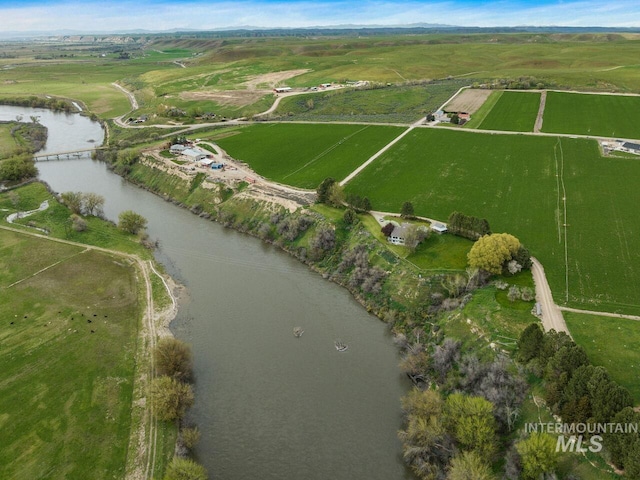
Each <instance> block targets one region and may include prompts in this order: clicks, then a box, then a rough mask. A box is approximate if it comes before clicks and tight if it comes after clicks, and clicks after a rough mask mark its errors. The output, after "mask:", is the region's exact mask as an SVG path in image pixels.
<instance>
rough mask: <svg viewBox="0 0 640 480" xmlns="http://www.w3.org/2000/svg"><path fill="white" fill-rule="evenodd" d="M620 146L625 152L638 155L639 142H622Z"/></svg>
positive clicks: (639, 149)
mask: <svg viewBox="0 0 640 480" xmlns="http://www.w3.org/2000/svg"><path fill="white" fill-rule="evenodd" d="M622 148H623V149H625V150H626V151H627V152H630V153H636V154H639V155H640V144H638V143H632V142H624V143H623V144H622Z"/></svg>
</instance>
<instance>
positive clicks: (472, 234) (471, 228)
mask: <svg viewBox="0 0 640 480" xmlns="http://www.w3.org/2000/svg"><path fill="white" fill-rule="evenodd" d="M447 222H448V223H447V230H448V231H449V233H452V234H454V235H458V236H459V237H464V238H468V239H469V240H477V239H479V238H480V237H482V236H483V235H489V234H490V233H491V228H490V227H489V222H488V221H487V219H486V218H478V217H474V216H471V215H465V214H464V213H460V212H453V213H451V215H449V219H448V220H447Z"/></svg>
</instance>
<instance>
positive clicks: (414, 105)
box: [275, 80, 466, 123]
mask: <svg viewBox="0 0 640 480" xmlns="http://www.w3.org/2000/svg"><path fill="white" fill-rule="evenodd" d="M465 84H466V83H465V82H462V81H460V80H458V81H448V82H440V83H433V84H425V85H404V86H391V87H380V88H375V89H354V88H347V89H343V90H333V91H329V92H322V93H309V94H306V95H297V96H294V97H288V98H284V99H282V101H281V102H280V104H279V106H278V109H277V110H276V112H275V115H288V116H292V117H293V118H294V119H298V120H300V119H302V120H304V119H307V120H316V121H325V120H326V121H331V120H336V119H350V120H355V121H367V122H402V123H412V122H415V121H416V120H417V119H419V118H420V117H424V116H425V115H426V114H427V113H430V112H433V111H435V110H437V109H438V108H440V106H441V105H442V104H443V103H444V102H446V101H447V99H449V98H450V97H451V96H452V95H453V94H454V93H455V92H456V91H457V90H458V89H459V88H460V87H461V86H463V85H465Z"/></svg>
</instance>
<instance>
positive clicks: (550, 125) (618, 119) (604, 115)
mask: <svg viewBox="0 0 640 480" xmlns="http://www.w3.org/2000/svg"><path fill="white" fill-rule="evenodd" d="M639 124H640V97H636V96H623V95H589V94H580V93H566V92H548V93H547V102H546V105H545V109H544V122H543V124H542V130H543V131H544V132H549V133H574V134H579V135H595V136H602V137H615V138H627V139H640V130H639V129H638V125H639Z"/></svg>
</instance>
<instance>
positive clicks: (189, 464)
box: [163, 457, 209, 480]
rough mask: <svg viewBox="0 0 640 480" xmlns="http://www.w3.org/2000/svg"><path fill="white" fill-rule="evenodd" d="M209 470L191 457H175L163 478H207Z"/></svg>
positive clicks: (194, 479)
mask: <svg viewBox="0 0 640 480" xmlns="http://www.w3.org/2000/svg"><path fill="white" fill-rule="evenodd" d="M207 478H209V477H208V476H207V471H206V470H205V468H204V467H203V466H202V465H199V464H197V463H196V462H194V461H193V460H191V459H189V458H180V457H173V459H172V460H171V463H169V465H167V472H166V473H165V475H164V479H163V480H207Z"/></svg>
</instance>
